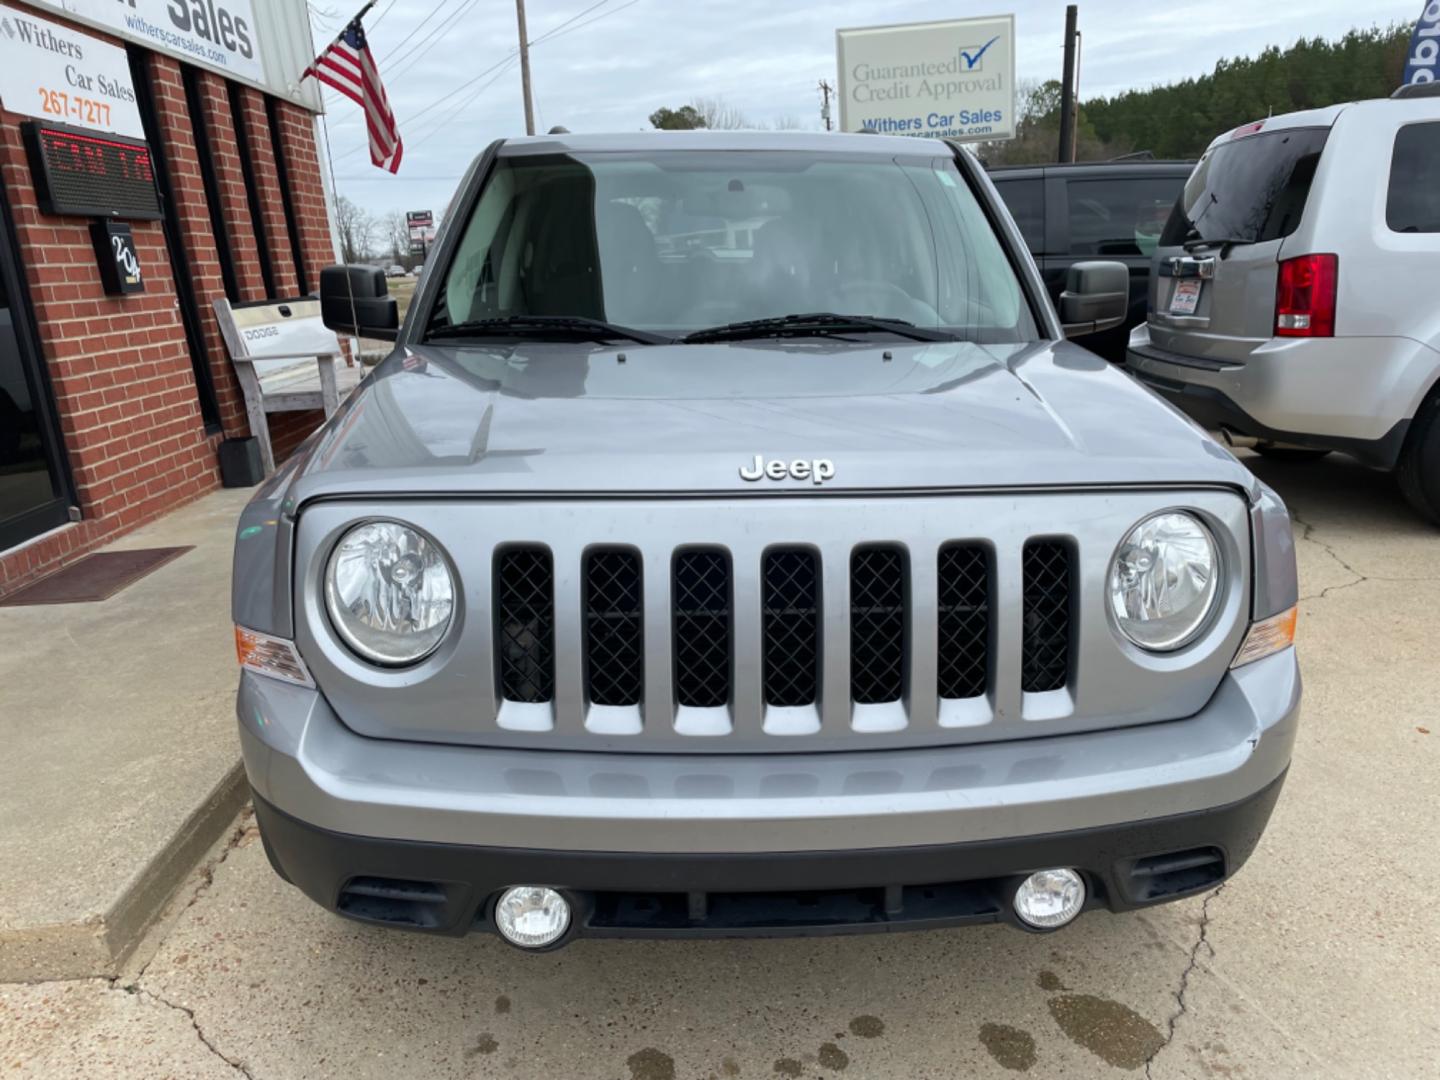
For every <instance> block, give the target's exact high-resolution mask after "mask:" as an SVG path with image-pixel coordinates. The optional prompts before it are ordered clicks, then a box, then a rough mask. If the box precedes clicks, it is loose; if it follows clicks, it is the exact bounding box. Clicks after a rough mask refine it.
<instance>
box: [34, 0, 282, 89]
mask: <svg viewBox="0 0 1440 1080" xmlns="http://www.w3.org/2000/svg"><path fill="white" fill-rule="evenodd" d="M48 2H50V3H52V4H53V3H58V4H59V5H60V6H61V7H62V8H64V9H65V10H66V11H69V12H72V13H74V14H75V15H78V16H81V17H82V18H85V19H90V20H92V21H94V22H96V23H99V24H100V25H102V26H107V27H110V28H111V29H113V30H114V31H115V32H116V33H117V34H119V35H121V36H122V37H127V38H130V39H131V40H132V41H138V42H141V43H142V44H144V45H146V46H148V47H149V48H151V49H156V50H158V51H160V52H167V53H170V54H171V55H173V56H178V57H179V58H180V59H181V60H189V61H191V62H192V63H199V64H206V65H208V66H210V67H212V68H218V69H220V70H221V71H224V72H229V73H231V74H233V75H238V76H239V77H241V78H242V79H249V80H251V81H252V82H263V81H264V78H265V71H264V68H263V67H262V66H261V63H260V38H259V34H258V33H257V32H256V26H255V12H254V10H253V9H252V8H251V6H250V0H48Z"/></svg>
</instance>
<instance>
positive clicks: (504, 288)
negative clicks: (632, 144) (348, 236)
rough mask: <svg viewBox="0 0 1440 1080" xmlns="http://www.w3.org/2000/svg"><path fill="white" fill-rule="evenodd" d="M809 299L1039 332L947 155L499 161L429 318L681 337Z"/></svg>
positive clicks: (1023, 337)
mask: <svg viewBox="0 0 1440 1080" xmlns="http://www.w3.org/2000/svg"><path fill="white" fill-rule="evenodd" d="M811 312H830V313H841V314H847V315H866V316H877V317H879V318H881V319H894V320H904V321H905V322H907V323H912V324H914V325H916V326H919V327H928V328H937V329H942V330H945V331H948V332H951V333H953V336H955V337H957V338H963V339H966V340H973V341H986V342H1016V341H1029V340H1033V339H1034V338H1035V337H1036V336H1037V331H1036V327H1035V324H1034V321H1033V318H1032V316H1031V313H1030V310H1029V307H1028V305H1027V303H1026V301H1025V297H1024V293H1023V292H1022V290H1021V288H1020V284H1019V281H1018V280H1017V278H1016V275H1015V271H1014V269H1013V267H1012V266H1011V264H1010V262H1009V260H1008V259H1007V258H1006V255H1005V252H1004V250H1003V248H1002V247H1001V245H1000V243H999V241H998V240H997V239H996V237H995V235H994V233H993V231H992V229H991V227H990V224H989V222H988V220H987V219H986V217H985V214H984V212H983V211H982V209H981V207H980V204H979V203H978V202H977V200H976V199H975V196H974V194H973V193H972V192H971V191H970V189H969V187H968V186H967V184H966V182H965V180H964V177H963V176H962V175H961V173H960V172H959V170H958V169H957V167H956V165H955V162H954V161H953V160H952V159H950V158H948V157H928V156H927V157H914V158H910V157H903V158H880V157H875V156H870V155H863V156H862V155H855V156H844V155H838V154H833V155H832V154H820V155H817V154H813V153H806V154H801V153H796V152H715V151H673V152H657V153H596V154H564V155H560V154H557V155H534V156H526V155H521V156H515V157H509V158H501V159H500V161H499V162H498V163H497V165H496V168H495V170H494V172H493V173H492V174H491V176H490V178H489V180H488V182H487V183H486V186H485V190H484V191H483V192H482V194H481V196H480V198H479V200H478V201H477V203H476V205H475V210H474V212H473V213H472V214H471V216H470V220H469V221H468V222H467V223H466V225H465V230H464V233H463V235H462V238H461V240H460V243H459V246H458V248H457V250H456V252H455V256H454V259H453V261H452V263H451V265H450V266H449V268H448V269H447V270H446V272H445V276H444V289H443V295H441V297H440V298H439V300H438V301H437V304H436V306H435V308H434V310H433V312H432V315H431V318H430V324H429V328H428V329H429V332H431V333H434V332H437V331H439V330H442V329H448V330H450V331H452V332H453V331H454V330H456V329H460V330H463V329H464V327H463V325H462V324H467V323H475V322H478V321H482V320H517V319H518V318H519V317H526V318H531V319H533V318H534V317H537V316H538V317H542V318H543V317H549V318H556V317H567V318H583V319H589V320H600V321H604V322H605V323H609V324H613V325H615V326H619V327H624V328H629V329H635V330H641V331H646V332H649V333H653V334H663V335H664V336H666V337H680V336H683V335H684V334H686V333H690V332H693V331H697V330H702V329H706V328H710V327H717V326H721V325H725V324H729V323H735V322H741V321H747V320H755V319H767V318H776V317H780V316H785V315H795V314H805V313H811ZM517 325H518V324H517ZM478 329H479V328H477V330H478ZM484 331H485V332H486V333H495V332H497V329H496V327H495V326H494V324H493V323H492V324H490V325H489V326H488V327H485V328H484ZM855 332H857V333H866V332H871V333H875V332H881V333H883V332H885V331H884V330H883V328H874V327H871V328H863V327H862V328H856V330H855Z"/></svg>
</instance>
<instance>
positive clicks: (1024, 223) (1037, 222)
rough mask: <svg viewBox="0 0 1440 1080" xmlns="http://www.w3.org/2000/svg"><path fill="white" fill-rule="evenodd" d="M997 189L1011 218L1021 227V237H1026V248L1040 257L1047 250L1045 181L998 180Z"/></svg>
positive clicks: (996, 182)
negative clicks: (1008, 209)
mask: <svg viewBox="0 0 1440 1080" xmlns="http://www.w3.org/2000/svg"><path fill="white" fill-rule="evenodd" d="M995 189H996V190H997V191H999V192H1000V197H1001V198H1002V199H1004V200H1005V205H1006V206H1008V207H1009V208H1010V216H1011V217H1013V218H1014V219H1015V224H1016V225H1018V226H1020V235H1021V236H1023V237H1025V246H1026V247H1028V248H1029V249H1030V254H1032V255H1039V254H1040V253H1041V252H1042V251H1044V250H1045V181H1043V180H1040V179H1035V180H996V181H995Z"/></svg>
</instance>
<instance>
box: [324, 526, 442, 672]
mask: <svg viewBox="0 0 1440 1080" xmlns="http://www.w3.org/2000/svg"><path fill="white" fill-rule="evenodd" d="M325 606H326V609H327V610H328V611H329V612H330V620H331V621H332V622H333V623H334V624H335V629H336V631H338V632H339V634H340V636H341V637H342V638H344V639H345V643H346V644H347V645H349V646H350V648H351V649H353V650H354V651H355V652H356V653H357V654H358V655H359V656H361V657H362V658H363V659H365V660H369V661H370V662H371V663H375V664H385V665H389V666H392V667H394V666H399V665H403V664H413V663H415V662H416V661H418V660H423V659H424V658H425V657H427V656H429V655H430V654H431V653H432V652H434V651H435V650H436V649H437V648H438V647H439V645H440V642H441V641H443V640H444V638H445V633H446V631H447V630H449V629H450V619H451V616H452V615H453V614H454V611H455V579H454V577H453V575H452V574H451V573H450V565H449V562H448V560H447V559H446V558H445V553H444V552H443V551H442V550H441V549H440V545H439V544H438V543H436V542H435V541H434V540H432V539H431V538H430V537H428V536H426V535H425V534H424V533H422V532H420V531H419V530H418V529H414V528H411V527H410V526H409V525H404V524H401V523H400V522H398V521H369V522H366V523H365V524H364V525H357V526H356V527H355V528H353V529H351V530H350V531H349V532H347V533H346V534H345V535H344V536H342V537H341V538H340V542H339V543H338V544H336V545H335V550H334V551H333V552H332V553H331V555H330V563H329V565H328V566H327V567H326V569H325Z"/></svg>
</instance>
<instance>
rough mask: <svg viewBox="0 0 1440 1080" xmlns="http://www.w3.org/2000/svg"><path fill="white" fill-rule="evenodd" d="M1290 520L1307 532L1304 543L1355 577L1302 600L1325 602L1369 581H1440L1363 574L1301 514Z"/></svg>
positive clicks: (1294, 515)
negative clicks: (1320, 535) (1337, 594)
mask: <svg viewBox="0 0 1440 1080" xmlns="http://www.w3.org/2000/svg"><path fill="white" fill-rule="evenodd" d="M1290 518H1291V520H1293V521H1294V522H1295V524H1297V525H1299V526H1301V527H1302V528H1303V529H1304V530H1305V531H1304V532H1302V533H1301V534H1300V537H1299V539H1300V540H1301V541H1302V542H1309V543H1311V544H1314V545H1315V546H1316V547H1318V548H1319V549H1320V550H1321V551H1323V552H1325V554H1326V555H1329V556H1330V558H1331V559H1333V560H1334V561H1335V562H1336V564H1337V565H1339V566H1340V567H1341V568H1342V569H1343V570H1344V571H1345V572H1346V573H1347V574H1354V575H1355V580H1354V581H1342V582H1341V583H1340V584H1339V585H1326V586H1325V588H1323V589H1321V590H1320V591H1319V592H1318V593H1307V594H1306V595H1304V596H1302V597H1300V599H1301V600H1324V599H1325V598H1326V597H1327V596H1329V595H1330V594H1331V593H1333V592H1339V591H1340V590H1341V589H1353V588H1354V587H1355V586H1356V585H1363V584H1364V583H1365V582H1367V581H1386V582H1391V583H1394V584H1400V585H1409V584H1415V583H1417V582H1432V581H1440V578H1434V577H1426V576H1420V577H1386V576H1383V575H1380V574H1362V573H1361V572H1360V571H1359V570H1356V569H1355V567H1353V566H1351V565H1350V564H1349V563H1348V562H1346V561H1345V560H1344V559H1342V558H1341V557H1340V553H1339V552H1338V551H1336V550H1335V546H1334V545H1333V544H1330V543H1327V542H1326V541H1324V540H1321V539H1320V538H1319V537H1318V536H1316V535H1315V534H1316V532H1317V531H1318V530H1317V529H1316V527H1315V526H1314V525H1312V524H1310V523H1309V522H1308V521H1306V520H1304V519H1303V518H1301V517H1300V515H1299V514H1296V513H1294V512H1293V511H1292V512H1291V514H1290Z"/></svg>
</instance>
